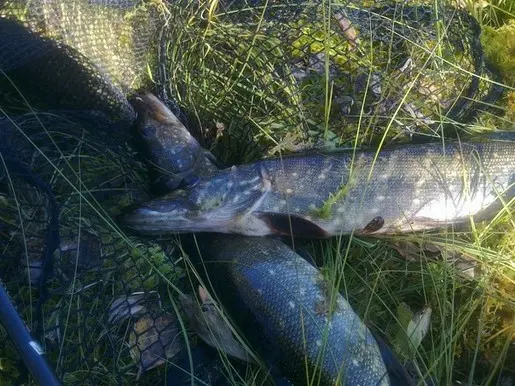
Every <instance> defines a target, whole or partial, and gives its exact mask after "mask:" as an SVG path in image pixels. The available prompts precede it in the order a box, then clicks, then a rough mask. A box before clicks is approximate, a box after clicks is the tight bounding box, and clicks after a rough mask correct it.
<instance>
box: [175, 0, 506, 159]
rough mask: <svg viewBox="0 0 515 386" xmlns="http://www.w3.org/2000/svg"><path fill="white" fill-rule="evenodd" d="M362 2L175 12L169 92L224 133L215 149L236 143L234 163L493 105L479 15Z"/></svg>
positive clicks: (462, 117) (436, 122)
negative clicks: (187, 17) (186, 12)
mask: <svg viewBox="0 0 515 386" xmlns="http://www.w3.org/2000/svg"><path fill="white" fill-rule="evenodd" d="M367 3H369V4H368V5H363V4H361V3H359V2H345V1H342V2H339V3H336V4H334V3H333V4H331V6H330V7H329V6H328V5H327V4H328V3H323V2H320V3H319V2H313V3H309V4H307V3H298V2H289V1H288V2H261V1H254V2H240V1H233V2H227V4H224V5H223V7H222V6H220V7H219V8H218V9H217V10H216V11H215V12H213V13H212V14H209V12H208V10H203V9H200V10H199V9H196V10H191V12H192V13H193V15H194V16H193V17H191V18H190V19H186V18H185V17H183V16H177V19H178V20H177V21H176V22H174V23H172V24H171V25H172V26H173V27H175V28H176V29H175V32H173V33H172V35H178V36H181V40H175V41H171V43H170V45H171V46H172V48H170V50H169V51H170V52H171V53H172V54H171V55H172V56H171V57H170V58H169V62H170V64H171V70H170V74H172V79H173V81H171V82H170V83H169V84H170V86H171V90H172V91H171V92H172V94H175V95H178V96H179V97H180V98H181V100H182V102H183V103H184V104H185V105H188V104H190V103H191V104H193V105H194V106H195V107H196V109H197V111H196V112H197V113H198V114H199V115H201V116H202V117H204V118H205V119H204V120H203V122H204V125H205V126H206V127H204V131H205V132H206V133H207V134H208V135H209V136H211V138H215V137H216V136H217V134H219V135H218V137H219V138H220V141H219V142H220V149H223V153H222V150H220V151H219V152H218V154H223V156H227V154H230V155H231V156H232V155H233V153H232V152H229V151H228V149H233V148H234V153H235V155H234V157H232V158H230V160H229V161H230V162H231V161H232V162H237V160H241V158H245V159H248V158H249V157H250V158H252V157H259V156H261V155H262V154H263V152H265V154H275V153H277V152H278V151H292V150H297V149H299V148H302V147H304V146H306V144H309V145H316V146H318V147H320V146H324V145H329V146H331V145H334V144H335V143H339V142H340V139H342V138H343V141H349V142H350V141H353V140H354V137H355V136H356V135H357V133H359V135H360V137H361V138H364V139H365V140H367V139H370V138H372V137H373V135H374V134H377V133H378V132H384V129H385V128H387V127H388V129H389V132H390V133H389V136H390V137H394V136H399V135H401V136H405V134H410V135H411V134H415V133H419V134H425V135H437V134H440V133H441V128H442V126H444V125H445V124H447V125H449V124H452V123H454V124H460V123H465V122H471V121H472V120H473V118H474V117H475V116H476V115H477V113H478V112H479V111H481V110H486V109H488V108H490V107H491V106H492V105H495V101H496V100H497V98H498V97H499V96H500V93H501V88H500V87H499V86H497V85H496V84H495V83H492V80H493V81H498V78H497V77H495V76H493V75H492V73H491V69H490V68H489V66H487V64H486V62H485V58H484V55H483V51H482V47H481V44H480V40H479V39H480V33H481V31H480V28H479V26H478V24H477V22H476V21H475V19H473V18H472V17H471V16H469V15H468V14H467V13H465V12H463V11H458V10H456V9H453V8H447V7H444V6H443V5H442V6H438V7H435V6H431V5H428V6H414V5H404V4H401V3H374V4H371V3H372V2H367ZM182 6H183V5H182V4H181V5H177V7H182ZM183 12H184V11H183ZM177 14H179V15H180V14H181V12H179V11H177ZM206 90H216V92H212V91H211V92H207V91H206ZM358 129H359V130H358ZM362 133H365V135H362ZM250 143H251V144H253V145H252V146H245V145H247V144H250ZM256 143H257V144H259V145H261V146H257V147H256V146H254V144H256ZM232 145H234V146H232ZM249 150H251V151H250V153H249Z"/></svg>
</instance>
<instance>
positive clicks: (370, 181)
mask: <svg viewBox="0 0 515 386" xmlns="http://www.w3.org/2000/svg"><path fill="white" fill-rule="evenodd" d="M514 180H515V142H514V141H513V140H512V138H511V137H506V138H505V137H500V136H490V137H487V138H484V139H479V140H475V141H471V142H460V141H457V140H456V141H446V143H445V146H443V144H442V143H424V144H405V145H401V146H399V145H397V146H392V147H389V148H384V149H382V150H381V151H379V152H376V151H375V150H366V149H365V150H357V149H356V150H355V151H352V150H339V151H336V152H331V153H321V152H319V153H317V152H313V153H312V154H300V155H299V154H297V155H293V156H289V157H283V158H281V159H267V160H262V161H258V162H254V163H250V164H245V165H241V166H233V167H232V168H227V169H224V170H222V171H220V172H218V173H216V174H214V175H212V176H210V177H209V178H207V179H204V180H201V181H200V182H199V183H198V184H196V185H195V186H193V187H189V188H186V189H178V190H176V191H174V192H172V193H169V194H167V195H164V196H160V197H158V198H156V199H154V200H151V201H149V202H146V203H144V204H142V205H140V206H139V207H137V208H132V209H131V210H130V211H127V212H126V213H125V214H124V215H123V217H122V219H121V220H122V222H123V223H124V225H125V226H127V227H128V228H131V229H133V230H134V231H136V232H138V233H141V234H153V235H162V234H168V233H190V232H197V233H199V232H215V233H232V234H241V235H247V236H266V235H293V236H296V237H305V238H320V239H323V238H329V237H332V236H337V235H345V234H351V233H354V234H358V235H372V236H378V235H391V234H399V233H407V232H417V231H424V230H435V229H438V228H441V227H445V226H448V225H460V224H461V225H463V224H466V223H467V222H469V221H470V219H471V218H473V219H474V220H478V221H481V220H488V219H491V218H493V217H495V215H496V214H497V213H498V211H499V210H500V209H501V208H502V205H503V204H504V203H505V202H503V201H504V200H506V201H509V200H510V199H511V198H513V193H514V189H513V182H514Z"/></svg>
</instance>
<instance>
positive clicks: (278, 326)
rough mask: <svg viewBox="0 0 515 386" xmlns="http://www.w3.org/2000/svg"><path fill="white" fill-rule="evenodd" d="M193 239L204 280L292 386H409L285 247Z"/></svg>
mask: <svg viewBox="0 0 515 386" xmlns="http://www.w3.org/2000/svg"><path fill="white" fill-rule="evenodd" d="M196 238H197V240H196V243H195V245H196V246H197V248H198V249H197V252H198V255H199V256H200V258H201V259H202V262H201V263H198V265H199V268H198V269H197V271H198V272H199V274H200V275H201V276H202V278H203V280H205V282H206V283H210V285H212V286H213V288H214V292H215V293H216V295H217V297H218V298H219V300H220V301H221V303H222V304H223V306H224V309H226V310H227V311H228V314H229V315H231V319H232V321H233V322H234V323H235V325H236V327H237V328H238V329H239V330H240V331H241V332H243V336H244V337H245V338H246V339H247V340H248V341H249V342H250V344H251V346H252V347H254V348H256V349H257V352H258V354H260V355H261V356H262V357H264V358H267V361H269V362H271V364H272V366H273V367H274V366H278V368H279V370H280V372H281V374H283V376H284V377H286V378H287V379H289V380H290V381H292V382H294V384H295V385H308V384H318V385H363V386H364V385H370V386H372V385H373V386H380V385H399V386H400V385H414V382H413V380H412V379H411V378H410V376H409V375H408V373H407V371H406V370H405V369H404V368H403V366H402V365H401V364H400V362H399V361H398V360H397V359H396V358H395V356H394V354H393V352H392V351H391V350H390V349H389V347H388V346H387V345H386V343H385V342H383V341H382V340H381V339H380V338H379V337H377V336H375V335H374V334H373V333H372V332H371V331H370V330H369V328H368V327H367V326H366V325H365V323H363V321H362V320H361V319H360V317H359V316H358V315H357V314H356V313H355V311H354V310H353V308H352V307H351V305H350V304H349V303H348V301H347V300H346V299H345V298H344V297H343V296H342V295H341V294H340V293H339V292H338V291H336V290H332V289H331V283H329V282H327V281H326V280H325V279H324V277H323V275H322V274H321V273H320V272H319V271H318V269H317V268H315V266H313V265H311V264H310V263H309V262H308V261H307V260H306V259H304V258H303V257H301V256H300V255H299V254H297V253H296V252H295V251H294V250H293V249H291V248H290V247H288V246H287V245H286V244H284V243H282V242H281V241H280V240H278V239H276V238H268V237H266V238H263V237H248V236H240V235H221V234H218V235H216V234H202V235H196ZM188 249H192V250H193V248H191V247H190V248H188ZM271 353H273V354H271Z"/></svg>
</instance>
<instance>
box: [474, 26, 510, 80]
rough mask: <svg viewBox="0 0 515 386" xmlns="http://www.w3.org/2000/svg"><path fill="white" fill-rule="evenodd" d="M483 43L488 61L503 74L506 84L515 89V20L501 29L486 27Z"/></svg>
mask: <svg viewBox="0 0 515 386" xmlns="http://www.w3.org/2000/svg"><path fill="white" fill-rule="evenodd" d="M481 43H482V44H483V48H484V51H485V55H486V57H487V58H488V60H489V61H490V62H491V63H492V64H493V65H494V66H495V67H496V68H497V69H498V70H499V71H500V72H501V74H502V76H503V79H504V81H505V83H506V84H507V85H508V86H510V87H515V20H512V21H510V22H509V23H508V24H506V25H504V26H502V27H500V28H493V27H488V26H486V27H484V28H483V33H482V35H481Z"/></svg>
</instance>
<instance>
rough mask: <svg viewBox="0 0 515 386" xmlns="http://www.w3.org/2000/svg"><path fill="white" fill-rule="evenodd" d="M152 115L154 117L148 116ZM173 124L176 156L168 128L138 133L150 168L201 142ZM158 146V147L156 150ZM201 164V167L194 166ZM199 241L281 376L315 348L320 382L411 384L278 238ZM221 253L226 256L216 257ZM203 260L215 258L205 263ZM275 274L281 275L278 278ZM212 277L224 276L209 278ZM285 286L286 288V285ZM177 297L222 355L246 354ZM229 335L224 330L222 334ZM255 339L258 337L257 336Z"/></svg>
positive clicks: (168, 166)
mask: <svg viewBox="0 0 515 386" xmlns="http://www.w3.org/2000/svg"><path fill="white" fill-rule="evenodd" d="M150 102H151V103H152V104H154V105H155V106H159V105H160V102H159V101H158V100H157V98H155V97H153V96H151V97H150V98H149V103H150ZM165 109H166V108H165ZM159 115H166V114H163V113H160V112H159V109H157V110H155V111H154V116H155V117H159ZM154 121H159V119H155V118H154ZM175 129H178V130H179V134H180V136H181V137H182V138H187V141H185V142H184V143H185V144H186V146H185V147H184V148H180V149H185V151H184V152H180V150H179V151H177V152H176V154H179V156H177V155H176V156H175V157H174V156H173V153H171V152H170V149H174V147H175V146H176V142H177V138H178V135H174V133H173V131H174V128H170V129H169V131H163V133H164V134H163V135H164V139H163V140H160V139H159V138H156V137H154V135H153V134H152V135H149V136H145V135H143V140H144V141H145V143H146V147H147V152H149V153H150V154H151V155H152V157H154V159H155V160H156V161H157V162H156V163H159V168H158V169H157V170H156V171H157V173H158V174H160V173H163V170H169V171H171V170H176V166H177V164H178V161H181V159H180V157H181V155H184V156H185V158H186V159H187V160H190V159H191V158H190V154H191V152H195V153H196V154H198V153H197V152H198V149H201V147H200V145H198V143H196V141H195V139H193V137H191V136H188V135H186V134H185V133H184V131H186V128H184V127H183V126H179V125H176V126H175ZM165 130H166V129H165ZM158 131H159V130H157V131H156V132H158ZM179 142H181V141H179ZM182 145H183V143H179V147H181V146H182ZM188 146H189V147H188ZM188 149H189V150H188ZM161 150H162V151H163V152H164V153H161V154H164V155H160V151H161ZM206 162H207V163H209V162H213V164H212V165H210V166H209V165H204V166H203V165H202V163H200V164H199V163H192V164H191V165H192V166H191V168H189V169H186V170H185V172H184V174H183V176H184V177H185V178H189V177H190V176H191V175H195V174H197V175H200V174H203V175H204V176H206V178H208V177H209V175H210V174H211V175H215V174H216V171H217V167H216V165H215V163H214V162H215V160H214V159H212V158H211V159H210V158H208V159H206ZM202 167H206V169H205V170H199V168H202ZM200 183H202V182H200ZM176 192H180V191H176ZM172 194H173V193H172ZM200 244H201V250H200V252H201V257H202V258H204V259H205V258H206V257H207V259H208V261H207V264H208V265H210V267H209V269H208V272H210V273H209V276H210V282H216V283H217V285H216V289H215V290H216V295H218V296H220V294H225V295H226V296H229V297H224V296H222V298H223V300H225V301H223V302H222V303H223V304H222V305H223V306H224V308H225V307H227V306H228V305H229V308H228V309H229V310H230V311H231V312H230V315H231V317H233V316H241V315H242V310H241V308H240V306H241V303H242V302H243V305H244V306H245V307H246V308H247V309H249V310H250V314H251V315H253V316H254V317H255V318H257V325H254V326H253V328H255V327H259V326H263V327H264V331H265V332H266V334H267V336H268V338H270V342H273V346H274V350H275V349H278V350H279V351H280V352H281V354H280V355H278V357H277V359H278V360H281V361H282V365H283V366H282V367H283V369H284V373H283V372H282V371H281V373H283V374H284V375H285V376H287V377H290V378H292V380H294V379H296V378H297V379H298V380H299V381H300V383H306V379H305V378H306V377H305V376H304V375H305V371H303V364H304V363H306V362H305V358H306V356H307V363H308V369H309V371H310V372H312V371H316V368H315V367H316V359H317V357H316V355H317V353H318V351H320V352H324V353H327V355H326V356H324V357H323V358H322V361H321V369H320V370H319V374H320V376H321V379H322V381H323V382H322V384H334V383H335V381H336V380H338V379H340V380H342V382H341V384H361V385H380V384H385V385H386V384H390V382H391V383H392V384H398V385H411V384H412V381H411V380H410V379H409V376H408V375H407V373H406V371H405V370H404V368H403V367H402V365H401V364H400V363H399V362H398V360H397V359H396V358H395V356H394V355H393V353H392V352H391V350H390V349H389V348H388V346H387V345H386V344H385V343H384V342H383V341H382V340H380V339H378V340H377V341H376V340H375V339H374V337H373V336H372V334H371V332H370V330H368V328H367V327H366V326H365V325H364V324H363V322H361V320H360V319H359V317H358V315H356V314H355V313H354V311H353V310H352V308H351V307H350V305H349V304H348V303H347V302H346V300H345V299H344V298H343V297H342V296H341V295H336V296H335V307H334V308H331V305H330V304H329V303H328V301H329V299H328V298H327V295H328V293H327V292H326V291H327V287H326V283H325V282H324V281H323V279H322V278H321V277H320V274H319V272H318V270H317V269H316V268H315V267H314V266H313V265H311V264H309V263H308V262H307V261H306V260H305V259H303V258H302V257H301V256H300V255H298V254H296V253H295V252H294V251H293V250H292V249H291V248H289V247H288V246H286V245H285V244H284V243H283V242H281V241H280V240H278V239H264V238H256V237H242V236H228V235H220V234H218V235H211V236H210V235H207V236H206V235H204V236H203V239H202V241H201V243H200ZM190 247H191V245H190ZM206 255H207V256H206ZM224 261H228V262H229V263H230V264H223V262H224ZM210 262H213V263H215V264H209V263H210ZM274 275H277V276H276V277H278V278H280V279H279V281H277V279H276V277H274ZM211 276H213V277H212V278H211ZM216 277H218V278H223V280H221V281H215V280H214V279H215V278H216ZM285 288H287V289H289V290H290V292H287V291H285V290H284V289H285ZM333 292H334V293H336V292H335V291H333ZM199 294H200V297H201V299H203V303H206V304H207V303H209V304H210V303H211V301H214V299H211V297H210V296H207V292H205V290H203V291H200V292H199ZM235 304H236V308H232V309H231V307H230V305H233V306H234V305H235ZM238 304H239V306H238ZM184 305H185V306H187V307H186V308H187V309H188V311H187V313H188V316H189V319H190V321H191V322H192V323H193V325H194V326H195V325H199V326H198V328H197V329H196V330H200V331H199V333H200V335H201V337H202V339H203V340H205V341H206V342H207V343H208V344H210V345H212V346H214V345H215V344H214V343H213V339H215V340H220V338H222V339H221V342H220V341H219V342H218V344H220V343H224V344H225V345H226V346H222V349H226V350H227V352H228V354H229V355H231V356H233V357H236V358H239V359H241V360H244V361H245V362H252V361H251V360H250V357H249V356H248V354H247V353H246V352H245V351H243V349H242V348H241V347H240V346H239V345H238V344H237V343H236V341H234V339H232V334H231V331H230V330H229V329H224V327H223V323H222V322H221V321H220V317H219V316H218V314H217V313H216V312H215V309H214V308H213V307H206V308H205V310H204V308H203V309H197V308H196V307H194V304H193V303H192V302H190V301H186V302H185V304H184ZM249 307H250V308H249ZM256 307H257V308H256ZM299 311H301V312H302V311H304V312H303V313H304V316H305V320H304V319H299V316H300V315H302V313H301V314H299ZM197 314H205V316H199V315H197ZM203 317H207V321H204V320H201V319H200V318H203ZM196 318H198V319H199V320H196ZM191 319H193V320H191ZM208 321H209V322H208ZM205 323H210V324H209V325H206V324H205ZM324 327H328V329H327V333H328V334H329V335H328V336H329V341H328V346H327V349H325V350H321V348H322V342H323V340H324ZM210 329H214V331H215V332H216V333H215V334H214V336H211V335H210V334H208V333H206V332H207V331H208V330H210ZM302 331H304V332H305V333H306V335H303V334H302ZM229 336H230V337H231V338H229V339H228V337H229ZM245 336H246V337H247V338H250V340H252V338H254V339H258V340H261V335H260V334H259V333H258V334H256V330H255V329H252V330H247V334H245ZM254 343H257V344H258V345H259V343H260V342H254ZM228 347H229V349H228ZM292 355H293V356H292ZM264 357H265V358H269V355H267V354H266V353H265V355H264ZM385 363H386V364H385ZM297 370H300V371H297Z"/></svg>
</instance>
